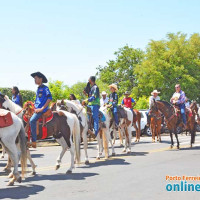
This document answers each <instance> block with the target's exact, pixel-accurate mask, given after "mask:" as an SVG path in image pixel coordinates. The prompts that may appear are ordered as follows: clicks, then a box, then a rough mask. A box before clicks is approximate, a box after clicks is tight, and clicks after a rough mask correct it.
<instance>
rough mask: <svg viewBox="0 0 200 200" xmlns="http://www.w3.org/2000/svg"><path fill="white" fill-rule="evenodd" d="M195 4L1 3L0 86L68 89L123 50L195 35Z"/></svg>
mask: <svg viewBox="0 0 200 200" xmlns="http://www.w3.org/2000/svg"><path fill="white" fill-rule="evenodd" d="M199 9H200V1H198V0H191V1H189V0H166V1H165V0H17V1H16V0H6V1H0V87H12V86H14V85H16V86H18V87H19V89H29V90H35V89H36V86H35V84H34V81H33V79H32V77H31V76H30V74H31V73H32V72H36V71H41V72H42V73H44V74H45V75H46V76H47V78H48V79H51V80H60V81H64V83H65V84H66V85H69V86H71V85H72V84H74V83H76V82H78V81H87V80H88V77H89V76H91V75H94V74H95V73H96V72H97V70H96V68H97V67H98V66H99V65H103V66H104V65H106V62H107V61H109V60H110V59H115V56H114V52H115V51H117V50H118V49H119V48H121V47H123V46H124V45H127V44H128V45H129V46H132V47H133V48H141V49H145V47H146V46H147V44H148V42H149V41H150V40H151V39H153V40H160V39H164V38H165V36H166V34H167V33H169V32H173V33H176V32H178V31H181V32H183V33H186V34H188V35H189V36H190V35H191V34H193V33H199V32H200V25H199V22H200V14H199Z"/></svg>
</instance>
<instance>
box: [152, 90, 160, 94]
mask: <svg viewBox="0 0 200 200" xmlns="http://www.w3.org/2000/svg"><path fill="white" fill-rule="evenodd" d="M153 94H160V92H158V90H154V91H153V92H152V93H151V95H153Z"/></svg>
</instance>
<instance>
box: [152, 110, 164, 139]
mask: <svg viewBox="0 0 200 200" xmlns="http://www.w3.org/2000/svg"><path fill="white" fill-rule="evenodd" d="M150 114H151V113H150ZM161 124H162V115H161V113H160V111H158V110H157V111H155V112H154V113H152V114H151V124H150V127H151V132H152V142H155V135H157V141H159V142H161Z"/></svg>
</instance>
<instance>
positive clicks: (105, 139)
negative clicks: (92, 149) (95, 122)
mask: <svg viewBox="0 0 200 200" xmlns="http://www.w3.org/2000/svg"><path fill="white" fill-rule="evenodd" d="M100 132H101V133H102V138H103V147H104V151H105V158H108V155H109V153H108V138H107V135H106V131H103V130H101V131H100Z"/></svg>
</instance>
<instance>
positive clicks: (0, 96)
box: [0, 94, 6, 104]
mask: <svg viewBox="0 0 200 200" xmlns="http://www.w3.org/2000/svg"><path fill="white" fill-rule="evenodd" d="M5 101H6V99H5V95H3V94H0V104H3V103H4V102H5Z"/></svg>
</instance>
